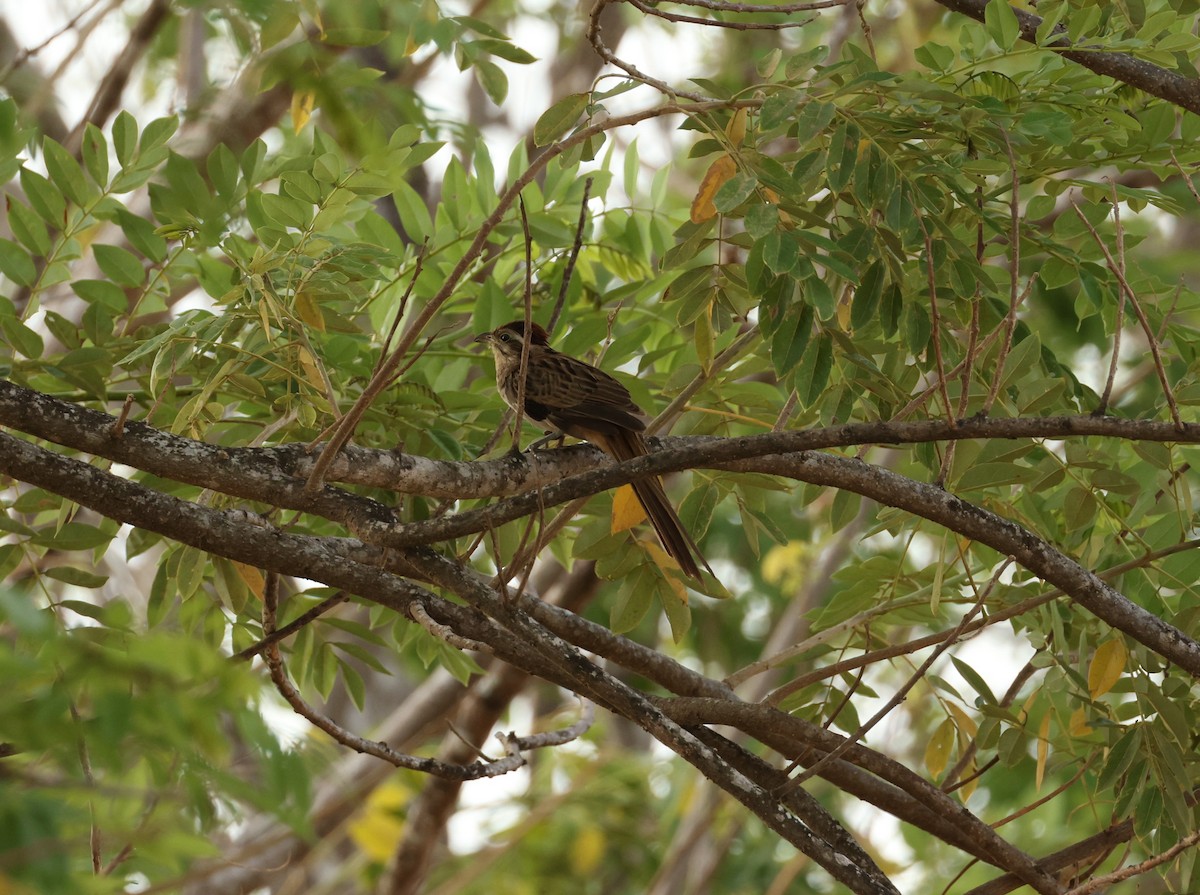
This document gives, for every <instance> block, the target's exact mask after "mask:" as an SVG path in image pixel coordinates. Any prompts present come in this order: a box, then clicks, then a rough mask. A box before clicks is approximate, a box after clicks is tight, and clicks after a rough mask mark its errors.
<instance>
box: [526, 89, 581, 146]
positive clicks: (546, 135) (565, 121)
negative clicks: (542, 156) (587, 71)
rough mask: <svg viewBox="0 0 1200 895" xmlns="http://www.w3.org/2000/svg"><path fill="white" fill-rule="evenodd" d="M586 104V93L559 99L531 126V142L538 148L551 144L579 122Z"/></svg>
mask: <svg viewBox="0 0 1200 895" xmlns="http://www.w3.org/2000/svg"><path fill="white" fill-rule="evenodd" d="M588 102H589V99H588V95H587V94H586V93H572V94H570V95H568V96H565V97H563V98H562V99H560V100H559V101H558V102H556V103H555V104H554V105H552V106H551V107H550V108H549V109H547V110H546V111H545V112H543V113H542V114H541V116H539V117H538V120H537V123H536V124H535V125H534V126H533V142H534V143H536V144H537V145H538V146H547V145H549V144H550V143H553V142H554V141H555V140H557V139H558V138H559V137H561V136H562V135H563V134H565V133H566V132H567V131H568V130H570V129H571V127H572V125H574V124H575V122H576V121H578V120H579V116H580V115H582V114H583V112H584V110H585V109H586V108H587V107H588Z"/></svg>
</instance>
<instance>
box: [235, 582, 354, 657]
mask: <svg viewBox="0 0 1200 895" xmlns="http://www.w3.org/2000/svg"><path fill="white" fill-rule="evenodd" d="M349 599H350V595H349V594H347V593H346V592H345V591H338V592H337V593H336V594H334V595H333V596H330V597H326V598H325V599H324V600H322V601H321V602H320V603H318V604H317V605H316V606H313V607H312V608H311V609H309V610H308V611H307V612H305V613H304V614H303V615H300V616H298V617H297V618H295V619H293V620H292V621H290V622H288V623H287V624H286V625H284V626H283V627H282V628H278V629H276V630H274V631H272V632H271V633H269V634H268V635H267V636H266V637H264V638H263V639H262V640H260V641H258V643H255V644H252V645H251V646H248V647H246V648H245V649H244V650H242V651H241V652H238V653H234V655H233V658H235V659H251V658H253V657H254V656H257V655H258V654H259V653H261V652H262V651H263V650H264V649H266V648H267V647H269V646H273V645H274V644H276V643H278V642H279V641H281V640H286V639H287V638H288V637H291V636H292V635H293V634H295V633H296V632H297V631H299V630H300V629H301V628H303V627H305V626H307V625H310V624H312V623H313V622H314V621H316V620H317V618H319V617H320V616H322V615H324V614H325V613H326V612H328V611H329V610H330V609H332V608H333V607H334V606H337V605H339V604H341V603H345V602H346V601H347V600H349Z"/></svg>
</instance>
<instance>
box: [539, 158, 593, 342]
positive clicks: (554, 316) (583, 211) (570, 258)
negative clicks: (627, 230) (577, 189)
mask: <svg viewBox="0 0 1200 895" xmlns="http://www.w3.org/2000/svg"><path fill="white" fill-rule="evenodd" d="M594 181H595V178H593V177H589V178H587V179H586V180H585V181H584V182H583V198H582V199H581V200H580V202H579V223H578V224H576V225H575V242H574V243H572V245H571V253H570V254H569V255H567V263H566V265H565V266H564V267H563V275H562V282H561V283H560V284H559V286H558V297H557V298H555V299H554V311H553V312H552V313H551V314H550V322H549V323H547V324H546V332H548V333H552V332H554V327H556V326H558V318H559V317H560V316H562V310H563V305H564V304H565V303H566V300H567V289H568V288H569V287H570V285H571V276H572V275H573V274H574V273H575V261H576V260H577V259H578V258H579V252H580V250H581V249H582V248H583V231H584V228H585V227H586V226H587V204H588V197H589V196H590V195H591V193H592V183H593V182H594Z"/></svg>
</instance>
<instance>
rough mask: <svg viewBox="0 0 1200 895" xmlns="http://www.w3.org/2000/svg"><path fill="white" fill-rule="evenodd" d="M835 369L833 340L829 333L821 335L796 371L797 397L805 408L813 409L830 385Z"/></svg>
mask: <svg viewBox="0 0 1200 895" xmlns="http://www.w3.org/2000/svg"><path fill="white" fill-rule="evenodd" d="M832 369H833V339H832V338H830V336H829V334H828V333H821V334H819V335H818V336H817V337H816V339H815V340H814V341H813V344H812V346H811V347H810V348H809V349H808V351H807V352H806V353H805V355H804V358H803V361H802V362H801V364H800V366H799V367H798V368H797V370H796V396H797V397H798V398H799V399H800V403H801V404H802V405H803V406H805V407H811V406H812V405H813V404H815V403H816V401H817V399H818V398H819V397H821V393H822V392H823V391H825V386H826V385H828V384H829V373H830V371H831V370H832Z"/></svg>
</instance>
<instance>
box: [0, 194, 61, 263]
mask: <svg viewBox="0 0 1200 895" xmlns="http://www.w3.org/2000/svg"><path fill="white" fill-rule="evenodd" d="M6 202H7V205H8V222H9V225H10V226H11V227H12V231H13V235H14V236H15V237H17V239H19V240H21V243H22V244H23V245H24V246H25V247H26V248H27V249H29V250H30V251H31V252H33V253H34V254H35V255H48V254H50V248H51V243H50V234H49V233H48V232H47V231H46V225H45V224H44V223H42V220H41V218H39V217H38V215H37V214H36V213H35V212H34V211H33V209H31V208H30V207H29V206H28V205H25V204H23V203H21V202H20V201H18V200H17V199H15V198H14V197H12V196H7V197H6Z"/></svg>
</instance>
